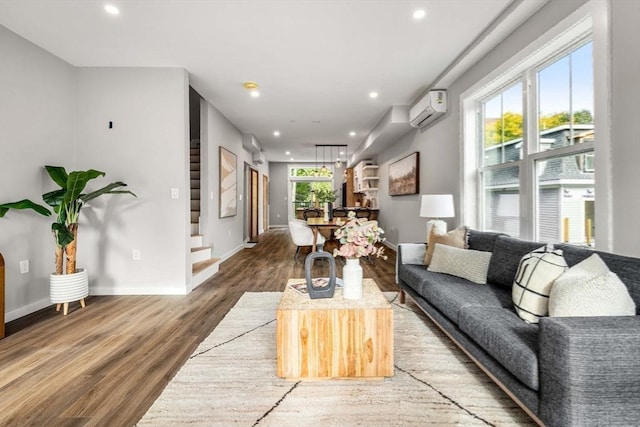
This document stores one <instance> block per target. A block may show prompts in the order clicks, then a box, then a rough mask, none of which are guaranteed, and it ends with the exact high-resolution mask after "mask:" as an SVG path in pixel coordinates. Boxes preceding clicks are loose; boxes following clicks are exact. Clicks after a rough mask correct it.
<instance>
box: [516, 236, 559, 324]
mask: <svg viewBox="0 0 640 427" xmlns="http://www.w3.org/2000/svg"><path fill="white" fill-rule="evenodd" d="M568 268H569V267H568V266H567V262H566V261H565V259H564V257H563V256H562V250H561V249H556V250H552V248H551V246H550V245H549V246H543V247H541V248H539V249H536V250H535V251H532V252H529V253H528V254H526V255H525V256H523V257H522V259H521V260H520V265H519V266H518V271H517V273H516V277H515V279H514V281H513V287H512V290H511V297H512V299H513V305H514V307H515V309H516V313H517V314H518V316H520V318H521V319H522V320H524V321H525V322H527V323H538V319H539V318H540V317H543V316H546V315H547V314H548V313H549V293H550V292H551V286H552V285H553V282H554V280H555V279H556V278H557V277H558V276H560V275H561V274H562V273H563V272H564V271H565V270H567V269H568Z"/></svg>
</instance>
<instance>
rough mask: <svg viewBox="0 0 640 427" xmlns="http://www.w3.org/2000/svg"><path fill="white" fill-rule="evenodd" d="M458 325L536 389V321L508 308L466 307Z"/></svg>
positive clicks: (508, 368) (521, 379)
mask: <svg viewBox="0 0 640 427" xmlns="http://www.w3.org/2000/svg"><path fill="white" fill-rule="evenodd" d="M458 326H459V327H460V330H462V331H463V332H464V333H466V334H467V335H468V336H469V337H470V338H471V339H473V340H474V341H475V342H476V343H478V344H479V345H480V346H481V347H482V348H483V349H484V351H486V352H487V353H489V354H490V355H491V356H492V357H493V358H494V359H496V360H497V361H498V362H500V363H501V364H502V365H503V367H504V368H505V369H507V370H508V371H509V372H511V373H512V374H513V375H514V376H515V377H516V378H518V379H519V380H520V381H522V382H523V383H524V384H525V385H527V386H528V387H531V388H532V389H534V390H538V387H539V382H538V325H535V324H529V323H525V322H523V321H522V320H520V318H519V317H518V316H517V315H516V314H515V313H514V312H513V310H510V309H507V308H498V307H467V308H465V309H464V310H463V311H461V312H460V315H459V320H458Z"/></svg>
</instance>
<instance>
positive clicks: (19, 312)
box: [4, 298, 53, 323]
mask: <svg viewBox="0 0 640 427" xmlns="http://www.w3.org/2000/svg"><path fill="white" fill-rule="evenodd" d="M51 305H53V304H52V303H51V300H50V299H49V298H45V299H41V300H38V301H36V302H32V303H31V304H29V305H25V306H23V307H20V308H17V309H15V310H12V311H8V312H7V313H6V314H5V320H4V321H5V323H8V322H11V321H12V320H16V319H19V318H21V317H24V316H27V315H29V314H31V313H35V312H36V311H38V310H42V309H43V308H47V307H49V306H51Z"/></svg>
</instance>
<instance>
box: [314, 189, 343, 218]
mask: <svg viewBox="0 0 640 427" xmlns="http://www.w3.org/2000/svg"><path fill="white" fill-rule="evenodd" d="M313 191H314V193H315V195H316V200H317V201H318V203H322V208H323V209H324V219H325V220H329V219H331V217H332V216H333V202H334V201H335V200H336V197H338V190H335V191H334V190H332V189H331V187H329V185H318V186H317V187H316V188H315V189H314V190H313Z"/></svg>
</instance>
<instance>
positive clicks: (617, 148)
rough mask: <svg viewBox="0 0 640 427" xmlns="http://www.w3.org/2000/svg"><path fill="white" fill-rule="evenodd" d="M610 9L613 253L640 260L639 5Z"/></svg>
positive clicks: (628, 0) (630, 1)
mask: <svg viewBox="0 0 640 427" xmlns="http://www.w3.org/2000/svg"><path fill="white" fill-rule="evenodd" d="M610 8H611V21H610V27H611V30H612V31H611V34H612V37H611V49H612V54H613V60H612V63H611V81H612V86H613V87H612V91H611V142H612V152H611V161H612V165H613V168H612V170H611V173H612V179H611V184H612V190H613V209H612V224H613V236H612V237H613V239H612V240H613V242H612V243H613V251H614V252H617V253H621V254H628V255H632V256H640V238H639V237H638V235H637V233H636V232H634V231H631V230H633V228H634V225H635V224H637V222H638V213H639V212H640V185H639V183H640V120H638V118H639V117H640V101H639V100H640V83H639V81H638V76H640V55H639V54H638V52H639V51H640V25H639V24H638V23H640V2H637V1H636V0H622V1H621V0H615V1H612V2H611V4H610Z"/></svg>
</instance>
